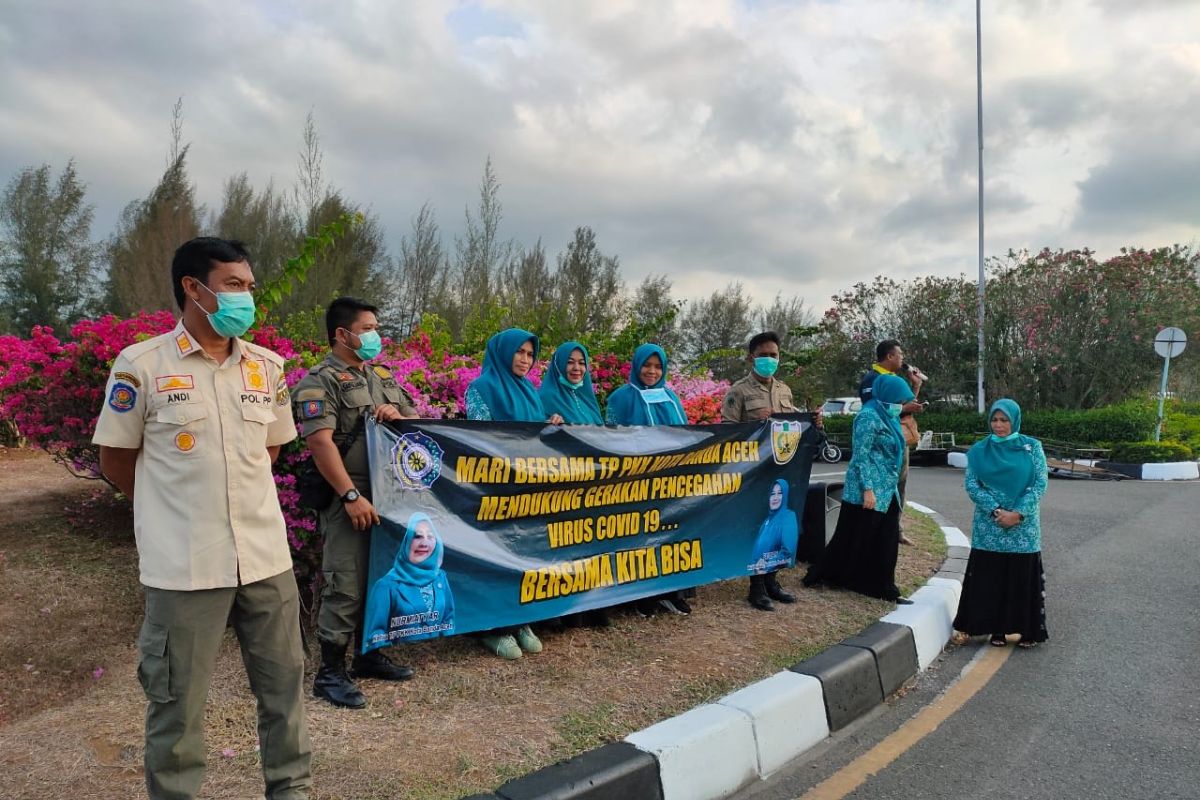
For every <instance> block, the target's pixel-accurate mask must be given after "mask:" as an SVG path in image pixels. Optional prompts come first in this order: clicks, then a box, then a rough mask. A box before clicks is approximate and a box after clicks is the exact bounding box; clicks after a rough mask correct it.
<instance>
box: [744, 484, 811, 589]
mask: <svg viewBox="0 0 1200 800" xmlns="http://www.w3.org/2000/svg"><path fill="white" fill-rule="evenodd" d="M788 494H789V492H788V482H787V481H785V480H783V479H782V478H781V479H779V480H777V481H775V482H774V483H773V484H771V494H770V495H769V496H768V498H767V518H766V519H765V520H763V523H762V525H761V526H760V527H759V529H758V536H757V537H755V539H754V550H753V552H752V553H751V555H750V568H751V570H752V571H753V573H754V574H755V575H763V574H765V573H768V572H773V571H774V570H777V569H779V568H780V567H790V566H791V565H792V563H793V561H795V558H796V545H797V543H798V542H799V541H800V523H799V522H797V521H796V512H795V511H792V509H790V508H788Z"/></svg>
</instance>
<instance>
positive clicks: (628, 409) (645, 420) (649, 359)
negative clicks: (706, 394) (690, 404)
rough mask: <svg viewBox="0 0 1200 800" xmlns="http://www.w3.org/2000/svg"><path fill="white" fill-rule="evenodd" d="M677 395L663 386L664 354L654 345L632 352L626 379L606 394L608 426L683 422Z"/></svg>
mask: <svg viewBox="0 0 1200 800" xmlns="http://www.w3.org/2000/svg"><path fill="white" fill-rule="evenodd" d="M687 421H688V420H687V412H686V411H684V410H683V401H682V400H680V399H679V395H677V394H675V392H674V391H673V390H672V389H671V388H670V387H669V386H667V353H666V351H665V350H663V349H662V348H661V347H659V346H658V345H656V344H644V345H642V346H641V347H639V348H638V349H637V350H634V351H633V361H632V363H631V364H630V367H629V382H628V383H626V384H625V385H624V386H622V387H621V388H619V389H617V390H616V391H614V392H613V393H612V394H610V395H609V396H608V414H607V415H606V417H605V422H607V423H609V424H610V425H687Z"/></svg>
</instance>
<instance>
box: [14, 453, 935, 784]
mask: <svg viewBox="0 0 1200 800" xmlns="http://www.w3.org/2000/svg"><path fill="white" fill-rule="evenodd" d="M0 492H3V493H4V496H5V497H6V498H7V500H6V513H5V514H4V515H3V518H2V519H0V588H2V589H3V592H4V597H5V599H6V602H5V603H4V604H3V605H0V795H2V796H4V797H5V798H10V799H11V800H35V798H36V800H43V799H44V798H48V797H81V798H82V797H86V798H92V799H93V800H110V799H111V800H127V798H130V797H138V796H144V790H143V789H142V774H141V757H142V724H143V715H144V712H145V704H144V697H143V695H142V691H141V687H140V686H139V685H138V682H137V678H136V665H137V654H136V648H135V646H134V640H135V638H136V635H137V629H138V627H139V625H140V621H141V620H140V616H141V603H142V599H141V590H140V587H139V586H138V583H137V554H136V551H135V549H134V546H133V542H132V533H131V521H130V516H129V512H128V509H127V508H126V507H125V506H124V505H123V504H121V503H118V502H116V501H114V500H112V499H111V498H110V497H109V496H108V494H107V492H106V491H104V490H103V487H102V486H98V485H97V484H95V483H89V482H85V481H81V480H79V479H75V478H72V477H70V476H69V475H67V473H66V472H65V470H63V468H62V467H60V466H58V465H56V464H53V463H52V462H51V461H50V460H49V459H48V458H46V457H45V456H42V455H40V454H36V453H29V452H26V451H19V450H4V449H0ZM832 520H833V515H831V516H830V521H831V524H832ZM904 526H905V530H906V531H907V532H908V534H909V536H910V537H912V538H913V539H914V540H915V541H916V545H915V546H914V547H901V549H900V564H899V566H898V568H897V583H898V584H899V585H900V587H901V588H902V589H903V590H904V591H905V592H909V591H912V590H913V589H915V588H916V587H917V586H919V585H920V584H922V583H923V582H924V581H925V580H926V578H928V577H929V576H930V575H931V574H932V573H933V572H934V571H935V570H936V569H937V566H938V565H939V564H940V563H941V561H942V559H943V558H944V557H945V544H944V542H943V540H942V537H941V533H940V531H939V530H938V527H937V525H935V524H934V523H933V522H932V520H929V519H928V518H926V517H923V516H921V515H919V514H912V513H907V514H906V515H905V517H904ZM802 574H803V572H802V570H787V571H784V572H783V573H780V576H781V583H782V584H783V585H784V586H785V587H786V588H787V589H788V590H790V591H793V592H795V593H796V594H797V595H798V596H799V598H800V600H799V602H798V603H796V604H795V605H791V606H783V605H777V610H776V611H775V612H774V613H769V614H768V613H763V612H760V611H756V610H754V609H752V608H751V607H750V606H749V605H748V604H747V603H746V602H745V595H746V586H747V582H746V580H744V579H743V580H736V581H727V582H724V583H719V584H714V585H710V586H704V587H701V588H700V589H699V590H698V596H697V598H696V600H695V602H694V603H693V608H694V613H693V614H692V615H691V616H689V617H675V616H663V615H659V616H657V617H655V618H653V619H649V620H647V619H642V618H641V617H638V616H636V615H632V614H628V613H624V612H618V613H616V614H614V621H613V625H612V626H611V627H609V628H606V629H579V628H569V629H566V630H562V631H546V632H544V634H543V635H542V639H543V642H544V643H545V645H546V651H545V652H544V653H542V654H541V655H538V656H526V657H525V658H523V659H521V660H520V661H516V662H505V661H501V660H500V659H497V658H495V657H493V656H491V655H489V654H487V653H485V652H484V651H483V650H482V649H480V648H479V647H478V645H476V644H475V643H473V642H472V641H471V640H469V639H466V638H463V637H457V638H451V639H446V640H439V641H435V642H426V643H418V644H413V645H407V646H404V647H401V648H397V649H396V650H395V651H393V653H392V656H393V658H395V659H396V660H397V661H400V662H402V663H407V664H411V665H413V666H415V667H416V668H417V670H418V676H417V678H416V679H415V680H413V681H410V682H407V683H403V684H388V683H384V682H381V681H365V682H363V684H362V688H363V690H364V692H365V693H366V695H367V697H368V699H369V701H370V705H369V706H368V707H367V708H366V709H365V710H362V711H345V710H340V709H335V708H332V707H331V706H328V705H326V704H324V703H321V702H318V701H315V700H312V699H311V698H310V699H309V701H308V704H307V714H308V721H309V727H310V731H311V734H312V739H313V750H314V753H315V756H314V776H315V781H316V790H315V792H314V798H317V799H320V800H335V798H346V799H349V798H354V800H367V799H369V798H409V799H410V800H441V799H442V798H458V797H460V796H462V795H464V794H469V793H471V792H474V791H481V790H489V789H492V788H494V787H495V786H496V785H498V784H499V783H501V782H503V781H505V780H507V779H509V778H512V777H516V776H518V775H522V774H524V773H526V772H529V771H531V770H534V769H537V768H538V767H541V766H545V765H547V764H550V763H553V762H555V761H558V760H560V759H563V758H566V757H568V756H571V755H574V754H576V753H580V752H582V751H584V750H588V749H590V748H592V747H595V746H597V745H599V744H602V743H604V742H609V741H615V740H619V739H621V738H623V737H624V736H626V735H627V734H629V733H631V732H633V731H635V730H638V729H640V728H643V727H645V726H647V725H649V724H651V723H654V722H657V721H658V720H661V719H663V718H665V717H668V716H671V715H674V714H677V713H680V712H682V711H684V710H686V709H688V708H690V707H692V706H694V705H696V704H698V703H702V702H705V701H707V700H711V699H713V698H715V697H718V696H720V695H722V694H724V693H726V692H728V691H730V690H732V689H734V688H737V687H740V686H743V685H745V684H747V683H750V682H752V681H755V680H758V679H760V678H763V677H766V676H767V675H770V674H772V673H774V672H776V671H778V670H779V669H781V668H785V667H787V666H790V665H791V664H794V663H795V662H796V661H799V660H801V659H803V658H805V657H807V656H809V655H812V654H813V653H816V652H818V651H820V650H822V649H823V648H825V647H827V646H829V645H831V644H834V643H836V642H838V641H840V640H841V639H843V638H845V637H846V636H849V635H851V634H853V633H856V632H857V631H859V630H861V629H862V628H863V627H865V626H866V625H868V624H870V623H871V622H873V621H875V620H876V619H878V618H879V617H880V616H882V615H883V614H886V613H887V612H888V611H890V610H891V609H892V608H893V606H892V605H891V604H889V603H886V602H883V601H876V600H870V599H868V598H865V597H860V596H858V595H854V594H850V593H847V592H840V591H832V590H813V589H805V588H803V587H802V586H801V585H800V578H801V576H802ZM314 667H315V662H314V660H313V658H312V657H311V656H310V659H309V678H308V680H309V681H310V684H311V676H312V670H313V668H314ZM254 729H255V717H254V701H253V697H252V696H251V695H250V692H249V689H248V688H247V685H246V677H245V673H244V670H243V668H242V664H241V660H240V657H239V655H238V650H237V645H236V641H235V640H234V639H233V637H232V635H231V634H227V635H226V641H225V644H224V648H223V650H222V653H221V656H220V659H219V663H218V667H217V673H216V676H215V678H214V680H213V684H212V689H211V691H210V695H209V706H208V711H207V745H208V751H209V756H208V764H209V768H208V775H207V778H206V781H205V785H204V790H203V794H202V796H203V797H208V798H249V797H256V796H258V797H261V792H262V783H261V777H260V772H259V765H258V757H257V753H256V744H257V742H256V738H255V733H254Z"/></svg>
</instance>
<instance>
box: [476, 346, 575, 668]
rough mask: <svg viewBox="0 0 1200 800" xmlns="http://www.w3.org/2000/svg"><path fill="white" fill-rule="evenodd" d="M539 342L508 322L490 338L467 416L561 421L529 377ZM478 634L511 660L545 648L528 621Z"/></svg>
mask: <svg viewBox="0 0 1200 800" xmlns="http://www.w3.org/2000/svg"><path fill="white" fill-rule="evenodd" d="M538 348H539V342H538V337H536V336H534V335H533V334H532V333H530V332H529V331H526V330H521V329H520V328H508V329H507V330H503V331H500V332H499V333H497V334H495V335H493V336H492V338H490V339H488V343H487V349H486V350H485V351H484V354H483V369H482V370H481V371H480V373H479V377H478V378H476V379H475V380H473V381H471V384H470V386H468V387H467V396H466V405H467V419H473V420H483V421H492V422H551V423H553V424H556V425H561V424H562V421H563V418H562V416H561V415H559V414H548V413H547V412H546V409H545V408H544V407H543V406H542V398H541V395H539V394H538V390H537V387H536V386H534V385H533V383H532V382H531V381H530V380H529V370H530V369H531V368H532V367H533V363H534V361H536V360H537V355H538ZM478 639H479V643H480V644H481V645H483V647H484V649H485V650H487V651H488V652H490V653H493V654H495V655H498V656H500V657H501V658H507V659H510V660H511V659H517V658H520V657H521V653H522V652H525V653H540V652H542V642H541V640H540V639H538V637H537V636H535V635H534V633H533V629H532V628H530V627H529V626H528V625H521V626H518V627H516V628H496V629H493V630H490V631H484V632H483V633H481V634H479V636H478Z"/></svg>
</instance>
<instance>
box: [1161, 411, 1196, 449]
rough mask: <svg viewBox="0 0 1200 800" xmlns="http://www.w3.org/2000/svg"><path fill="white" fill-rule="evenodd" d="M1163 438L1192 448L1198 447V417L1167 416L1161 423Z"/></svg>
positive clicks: (1175, 414) (1190, 415)
mask: <svg viewBox="0 0 1200 800" xmlns="http://www.w3.org/2000/svg"><path fill="white" fill-rule="evenodd" d="M1163 436H1166V437H1167V438H1169V439H1174V440H1175V441H1177V442H1183V443H1184V444H1187V445H1190V446H1191V447H1193V448H1196V447H1200V415H1192V414H1179V413H1173V414H1167V417H1166V419H1165V420H1164V421H1163Z"/></svg>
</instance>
